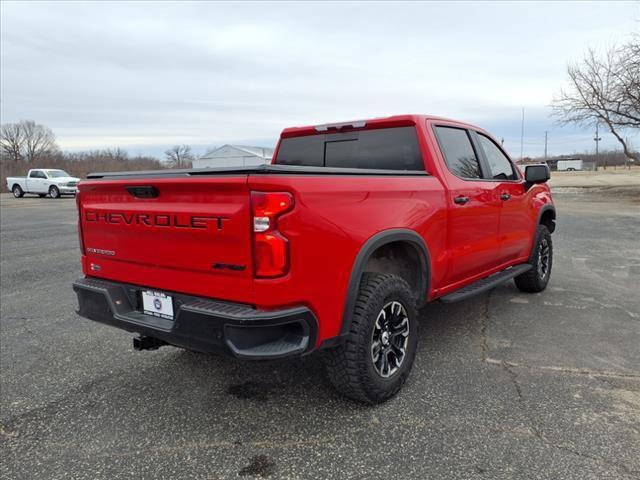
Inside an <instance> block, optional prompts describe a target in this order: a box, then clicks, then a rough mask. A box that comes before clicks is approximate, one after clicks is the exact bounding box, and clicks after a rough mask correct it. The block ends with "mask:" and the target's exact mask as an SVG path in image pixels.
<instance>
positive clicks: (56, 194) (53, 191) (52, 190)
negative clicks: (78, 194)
mask: <svg viewBox="0 0 640 480" xmlns="http://www.w3.org/2000/svg"><path fill="white" fill-rule="evenodd" d="M49 196H50V197H51V198H60V190H59V189H58V187H56V186H55V185H51V186H50V187H49Z"/></svg>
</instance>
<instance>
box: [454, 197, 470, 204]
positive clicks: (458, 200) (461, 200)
mask: <svg viewBox="0 0 640 480" xmlns="http://www.w3.org/2000/svg"><path fill="white" fill-rule="evenodd" d="M468 201H469V197H464V196H462V195H461V196H459V197H456V198H454V199H453V202H454V203H457V204H458V205H464V204H465V203H467V202H468Z"/></svg>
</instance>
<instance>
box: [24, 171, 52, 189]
mask: <svg viewBox="0 0 640 480" xmlns="http://www.w3.org/2000/svg"><path fill="white" fill-rule="evenodd" d="M27 187H29V191H30V192H32V193H47V176H46V175H45V174H44V172H42V171H40V170H34V171H32V172H31V174H30V175H29V179H28V181H27Z"/></svg>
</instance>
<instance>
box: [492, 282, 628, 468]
mask: <svg viewBox="0 0 640 480" xmlns="http://www.w3.org/2000/svg"><path fill="white" fill-rule="evenodd" d="M492 291H493V290H492ZM492 291H491V292H492ZM491 292H489V294H488V295H487V297H486V301H485V303H484V308H483V310H482V312H481V314H480V351H481V361H482V363H485V364H487V365H492V366H499V367H501V368H502V369H504V371H505V372H506V373H507V375H508V376H509V379H510V380H511V383H512V384H513V387H514V389H515V391H516V395H517V398H518V403H519V404H520V409H521V411H522V413H523V414H524V416H525V417H526V419H527V422H528V424H529V425H528V429H529V431H530V433H531V434H532V435H533V436H534V437H535V438H536V439H537V440H538V441H540V442H542V443H543V444H544V445H546V446H548V447H551V448H554V449H557V450H562V451H564V452H567V453H570V454H572V455H575V456H577V457H580V458H584V459H588V460H591V461H595V462H600V463H601V464H604V465H607V466H610V467H614V468H617V469H618V470H620V471H622V472H623V473H624V474H626V475H629V476H640V470H632V469H630V468H629V467H628V466H627V465H625V464H623V463H618V462H614V461H611V460H609V459H607V458H604V457H599V456H596V455H591V454H587V453H583V452H581V451H578V450H575V449H573V448H571V447H569V446H567V445H563V444H560V443H555V442H553V441H552V440H550V439H549V438H547V437H546V436H545V435H544V434H543V433H542V432H541V431H540V429H539V428H538V427H537V426H536V423H535V421H534V419H533V418H532V417H531V415H530V414H529V412H528V411H527V409H526V408H525V405H524V402H525V397H524V394H523V391H522V386H521V385H520V382H519V381H518V373H517V372H516V370H515V369H516V368H526V369H531V370H539V371H547V372H555V373H569V374H578V375H589V376H592V377H595V378H598V377H605V378H606V377H609V378H625V379H640V375H636V374H617V373H614V372H601V371H594V370H590V369H582V368H567V367H554V366H542V367H536V366H530V365H525V364H519V363H515V362H508V361H506V360H498V359H495V358H491V357H490V356H489V345H488V335H487V329H488V326H489V321H490V319H491V314H490V301H491Z"/></svg>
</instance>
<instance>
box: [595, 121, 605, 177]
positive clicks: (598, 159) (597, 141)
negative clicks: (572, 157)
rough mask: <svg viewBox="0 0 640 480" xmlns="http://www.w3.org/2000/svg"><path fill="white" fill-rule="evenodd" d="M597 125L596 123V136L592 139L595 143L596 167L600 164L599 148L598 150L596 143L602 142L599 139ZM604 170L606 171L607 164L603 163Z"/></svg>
mask: <svg viewBox="0 0 640 480" xmlns="http://www.w3.org/2000/svg"><path fill="white" fill-rule="evenodd" d="M598 127H599V125H598V124H597V123H596V136H595V137H593V141H594V142H596V166H597V165H598V163H599V162H600V154H599V148H598V143H600V140H602V138H600V135H599V134H598V133H599V130H598ZM604 169H605V170H606V169H607V164H606V163H605V165H604Z"/></svg>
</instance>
